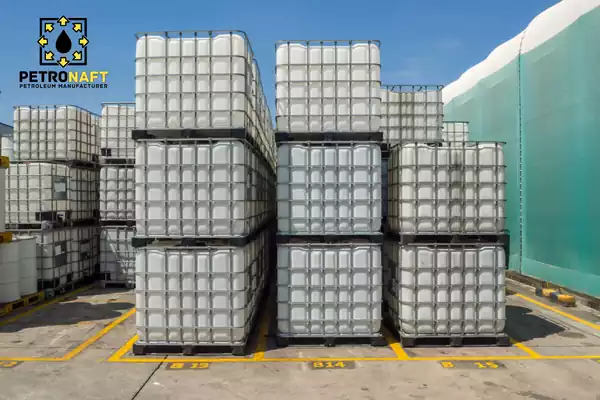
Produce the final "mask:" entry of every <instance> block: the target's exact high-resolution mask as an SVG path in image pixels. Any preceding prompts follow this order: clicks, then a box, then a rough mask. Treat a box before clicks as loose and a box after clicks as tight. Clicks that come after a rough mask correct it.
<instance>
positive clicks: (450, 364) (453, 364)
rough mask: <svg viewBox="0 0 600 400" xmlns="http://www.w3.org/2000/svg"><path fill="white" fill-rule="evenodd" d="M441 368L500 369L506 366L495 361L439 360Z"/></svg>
mask: <svg viewBox="0 0 600 400" xmlns="http://www.w3.org/2000/svg"><path fill="white" fill-rule="evenodd" d="M440 365H441V366H442V368H447V369H500V368H506V366H505V365H504V364H502V363H499V362H497V361H440Z"/></svg>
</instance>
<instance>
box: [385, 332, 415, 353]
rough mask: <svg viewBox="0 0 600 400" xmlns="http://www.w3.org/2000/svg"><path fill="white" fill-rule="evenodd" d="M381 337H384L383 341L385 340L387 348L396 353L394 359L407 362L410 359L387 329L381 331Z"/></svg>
mask: <svg viewBox="0 0 600 400" xmlns="http://www.w3.org/2000/svg"><path fill="white" fill-rule="evenodd" d="M383 336H384V337H385V340H387V342H388V346H390V347H391V348H392V350H394V353H396V357H398V359H400V360H407V359H409V358H410V356H409V355H408V354H407V353H406V351H404V349H403V348H402V345H401V344H400V343H398V341H397V340H396V338H394V336H392V334H391V333H390V332H389V331H388V330H387V329H384V330H383Z"/></svg>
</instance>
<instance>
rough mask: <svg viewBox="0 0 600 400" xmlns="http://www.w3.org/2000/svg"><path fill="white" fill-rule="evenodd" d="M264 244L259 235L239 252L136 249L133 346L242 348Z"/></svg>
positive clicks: (259, 285)
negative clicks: (171, 344) (161, 345)
mask: <svg viewBox="0 0 600 400" xmlns="http://www.w3.org/2000/svg"><path fill="white" fill-rule="evenodd" d="M266 239H267V236H266V233H265V231H263V233H262V234H260V235H259V236H258V237H257V238H256V240H254V241H252V242H250V243H249V244H247V245H246V246H244V247H226V246H223V247H210V248H208V247H165V246H161V245H149V246H146V247H140V248H137V249H136V258H135V270H136V272H135V274H136V326H137V333H138V336H139V342H141V343H167V342H168V343H179V344H182V343H186V344H192V343H197V344H207V345H211V344H239V343H244V342H245V341H246V339H247V336H248V334H249V332H250V329H251V328H252V325H253V324H252V322H253V319H254V318H253V317H254V315H255V314H256V310H257V306H258V300H259V294H260V292H261V291H262V290H263V288H264V284H265V273H266V271H267V265H268V264H267V254H266V251H265V246H266Z"/></svg>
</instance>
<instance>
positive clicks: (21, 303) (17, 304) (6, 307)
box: [0, 292, 45, 317]
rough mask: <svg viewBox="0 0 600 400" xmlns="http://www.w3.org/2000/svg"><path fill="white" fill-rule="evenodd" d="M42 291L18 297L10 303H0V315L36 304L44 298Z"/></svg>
mask: <svg viewBox="0 0 600 400" xmlns="http://www.w3.org/2000/svg"><path fill="white" fill-rule="evenodd" d="M44 298H45V297H44V292H37V293H33V294H30V295H27V296H24V297H22V298H20V299H19V300H17V301H13V302H11V303H5V304H0V317H3V316H5V315H7V314H10V313H11V312H12V311H14V310H16V309H19V308H23V307H27V306H31V305H34V304H37V303H39V302H41V301H43V300H44Z"/></svg>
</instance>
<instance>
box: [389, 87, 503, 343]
mask: <svg viewBox="0 0 600 400" xmlns="http://www.w3.org/2000/svg"><path fill="white" fill-rule="evenodd" d="M383 98H384V107H383V108H384V113H383V117H382V118H383V119H384V126H385V130H386V131H387V132H386V134H385V135H384V136H386V137H387V141H388V144H389V145H390V149H389V160H388V197H389V199H388V212H389V215H388V216H387V222H386V226H385V232H386V240H385V245H384V253H385V272H386V273H385V277H384V285H385V297H386V306H387V310H386V312H385V313H384V314H385V316H386V319H388V320H389V322H390V324H391V325H392V326H394V327H395V330H396V331H397V332H398V333H399V336H400V338H401V343H402V345H404V346H406V347H412V346H418V345H431V344H445V345H451V346H461V345H464V344H487V343H490V342H491V343H493V344H497V345H508V344H509V339H508V337H507V336H506V335H505V334H504V333H503V330H504V325H505V319H506V315H505V298H504V296H505V282H504V279H505V270H506V267H507V258H506V254H508V249H507V247H508V234H507V233H506V232H505V231H504V210H505V193H504V190H505V184H506V182H505V176H504V169H505V166H504V159H503V152H502V144H501V143H498V142H469V141H466V140H467V133H468V131H467V129H468V127H467V126H466V125H465V124H464V123H446V124H445V126H444V124H443V123H442V120H443V115H442V107H443V104H442V101H441V87H431V86H386V87H384V95H383ZM442 128H445V130H443V129H442ZM442 132H443V133H444V137H445V138H447V140H446V141H442V140H441V139H442ZM448 139H449V140H450V141H448ZM453 139H455V140H453Z"/></svg>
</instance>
